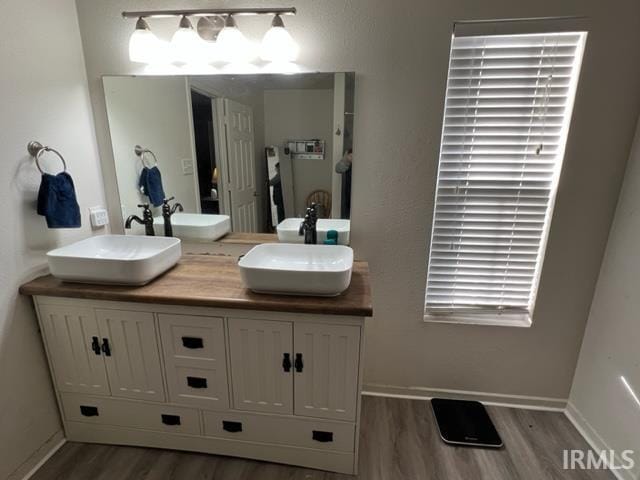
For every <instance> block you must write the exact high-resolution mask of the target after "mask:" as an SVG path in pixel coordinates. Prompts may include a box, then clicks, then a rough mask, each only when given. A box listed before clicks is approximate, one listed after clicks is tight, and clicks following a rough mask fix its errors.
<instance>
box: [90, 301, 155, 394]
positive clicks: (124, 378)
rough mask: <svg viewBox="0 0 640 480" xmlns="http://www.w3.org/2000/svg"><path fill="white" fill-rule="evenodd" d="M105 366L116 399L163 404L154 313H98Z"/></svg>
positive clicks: (115, 311) (110, 311) (109, 311)
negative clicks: (122, 398)
mask: <svg viewBox="0 0 640 480" xmlns="http://www.w3.org/2000/svg"><path fill="white" fill-rule="evenodd" d="M96 317H97V319H98V326H99V329H100V336H101V340H102V342H103V346H104V347H106V348H103V353H104V362H105V365H106V367H107V374H108V376H109V385H111V395H113V396H114V397H126V398H138V399H141V400H154V401H159V402H161V401H163V400H164V388H163V384H162V369H161V367H160V355H159V354H158V342H157V340H156V329H155V322H154V318H153V314H152V313H148V312H127V311H122V310H96Z"/></svg>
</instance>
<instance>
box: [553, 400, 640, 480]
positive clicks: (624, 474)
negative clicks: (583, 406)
mask: <svg viewBox="0 0 640 480" xmlns="http://www.w3.org/2000/svg"><path fill="white" fill-rule="evenodd" d="M564 414H565V416H566V417H567V418H568V419H569V421H570V422H571V423H572V424H573V426H574V427H576V430H578V432H580V435H582V437H583V438H584V439H585V440H586V441H587V443H588V444H589V446H590V447H591V448H592V449H593V450H594V451H595V452H601V451H602V450H607V451H610V450H612V449H611V447H609V445H608V444H607V442H606V441H605V440H604V438H602V437H601V436H600V434H599V433H598V432H597V431H596V429H595V428H593V427H592V426H591V424H590V423H589V422H588V421H587V419H586V418H584V415H582V413H581V412H580V410H578V409H577V408H576V406H575V405H574V404H573V403H571V402H567V408H566V409H565V411H564ZM615 463H616V464H617V465H621V464H622V461H621V459H620V457H619V456H618V455H615ZM609 471H610V472H611V473H613V474H614V475H615V476H616V478H617V479H618V480H637V477H636V476H635V475H634V474H633V471H632V470H618V469H614V470H609Z"/></svg>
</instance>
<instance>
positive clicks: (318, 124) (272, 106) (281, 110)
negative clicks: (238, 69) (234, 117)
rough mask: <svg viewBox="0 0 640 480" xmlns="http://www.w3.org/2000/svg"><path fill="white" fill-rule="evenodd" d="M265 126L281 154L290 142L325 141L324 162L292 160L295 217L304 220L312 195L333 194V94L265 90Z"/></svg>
mask: <svg viewBox="0 0 640 480" xmlns="http://www.w3.org/2000/svg"><path fill="white" fill-rule="evenodd" d="M264 124H265V134H264V138H265V142H266V144H267V145H277V146H279V147H280V152H283V150H284V144H285V142H286V141H287V140H310V139H315V138H318V139H320V140H324V141H325V157H324V159H322V160H296V159H293V160H292V162H291V163H292V167H293V190H294V192H293V193H294V197H295V200H294V204H295V207H294V208H295V216H299V217H302V216H304V211H305V209H306V204H307V202H306V201H307V196H308V195H309V194H310V193H311V192H313V191H314V190H326V191H327V192H329V193H331V190H332V189H331V172H332V171H333V90H330V89H323V90H314V89H291V90H289V89H287V90H265V91H264ZM333 201H335V199H334V200H333ZM339 201H340V199H338V202H339ZM289 216H290V215H289Z"/></svg>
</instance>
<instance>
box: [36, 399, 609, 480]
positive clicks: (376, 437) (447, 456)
mask: <svg viewBox="0 0 640 480" xmlns="http://www.w3.org/2000/svg"><path fill="white" fill-rule="evenodd" d="M362 405H363V412H362V431H361V442H360V474H359V475H358V476H357V477H353V476H350V475H340V474H333V473H327V472H321V471H318V470H309V469H304V468H297V467H290V466H285V465H276V464H270V463H264V462H257V461H251V460H244V459H239V458H231V457H220V456H216V455H205V454H197V453H188V452H177V451H168V450H155V449H149V448H134V447H117V446H108V445H93V444H82V443H67V444H65V445H64V446H63V447H62V448H61V449H60V450H59V451H58V452H57V453H56V454H55V455H54V456H53V457H52V458H51V459H50V460H49V461H47V462H46V463H45V464H44V465H43V466H42V468H41V469H40V470H39V471H38V472H37V473H36V474H35V475H34V476H33V477H32V480H134V479H135V480H353V479H354V478H358V479H366V480H405V479H406V480H482V479H487V480H519V479H521V480H547V479H576V480H577V479H580V480H605V479H606V480H612V479H614V476H613V475H612V474H611V473H610V472H606V471H602V470H590V471H581V470H573V471H572V470H563V468H562V452H563V450H564V449H587V448H588V446H587V443H586V442H585V441H584V440H583V438H582V437H581V436H580V434H579V433H578V432H577V431H576V429H575V428H574V427H573V426H572V425H571V423H570V422H569V421H568V420H567V418H566V417H565V416H564V415H563V414H562V413H556V412H541V411H533V410H520V409H513V408H501V407H488V411H489V414H490V415H491V417H492V419H493V421H494V423H495V425H496V428H497V429H498V431H499V432H500V434H501V436H502V439H503V441H504V444H505V447H504V448H503V449H501V450H485V449H479V448H465V447H451V446H448V445H445V444H444V443H443V442H442V441H441V440H440V437H439V435H438V431H437V426H436V424H435V420H434V418H433V414H432V412H431V408H430V405H429V403H428V402H426V401H420V400H400V399H392V398H379V397H364V398H363V402H362Z"/></svg>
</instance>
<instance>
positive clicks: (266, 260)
mask: <svg viewBox="0 0 640 480" xmlns="http://www.w3.org/2000/svg"><path fill="white" fill-rule="evenodd" d="M238 266H239V267H240V275H241V277H242V281H243V282H244V285H245V287H247V288H249V289H250V290H253V291H254V292H257V293H278V294H287V295H312V296H323V297H333V296H336V295H340V294H341V293H342V292H344V291H345V290H346V289H347V288H348V287H349V284H350V283H351V270H352V268H353V250H352V249H351V248H350V247H345V246H342V245H304V244H303V245H299V244H292V243H265V244H262V245H257V246H255V247H253V248H252V249H251V250H250V251H249V253H247V254H246V255H245V256H243V257H242V258H241V259H240V261H239V262H238Z"/></svg>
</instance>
